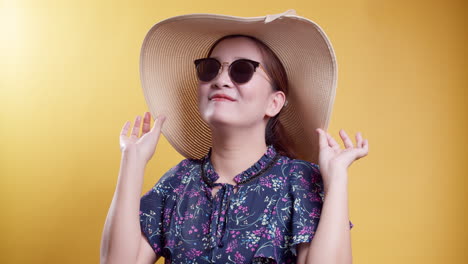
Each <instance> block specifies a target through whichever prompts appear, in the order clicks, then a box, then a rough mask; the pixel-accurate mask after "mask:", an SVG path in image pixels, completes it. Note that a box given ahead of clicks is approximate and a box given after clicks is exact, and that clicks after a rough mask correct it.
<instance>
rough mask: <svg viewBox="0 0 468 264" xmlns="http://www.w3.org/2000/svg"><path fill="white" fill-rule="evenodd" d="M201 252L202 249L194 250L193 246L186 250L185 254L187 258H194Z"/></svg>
mask: <svg viewBox="0 0 468 264" xmlns="http://www.w3.org/2000/svg"><path fill="white" fill-rule="evenodd" d="M202 253H203V252H202V251H200V250H196V249H195V248H192V249H191V250H190V251H188V252H187V253H186V256H187V257H188V258H191V259H194V258H196V257H198V256H200V255H201V254H202Z"/></svg>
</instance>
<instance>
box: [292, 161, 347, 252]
mask: <svg viewBox="0 0 468 264" xmlns="http://www.w3.org/2000/svg"><path fill="white" fill-rule="evenodd" d="M291 166H292V168H291V169H290V172H291V174H290V176H289V177H291V178H290V182H291V184H290V194H291V196H292V207H293V208H292V216H291V222H292V226H291V236H290V238H291V240H290V245H291V246H292V251H293V253H294V254H296V253H295V252H296V250H295V249H296V245H297V244H299V243H303V242H311V241H312V239H313V237H314V235H315V232H316V230H317V227H318V223H319V220H320V215H321V211H322V206H323V202H324V197H325V194H324V187H323V180H322V175H321V173H320V170H319V165H317V164H315V163H311V162H307V161H303V160H295V161H294V162H293V163H292V165H291ZM349 224H350V229H351V228H352V227H353V224H352V223H351V221H349Z"/></svg>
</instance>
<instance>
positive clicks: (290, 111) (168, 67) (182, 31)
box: [140, 14, 337, 163]
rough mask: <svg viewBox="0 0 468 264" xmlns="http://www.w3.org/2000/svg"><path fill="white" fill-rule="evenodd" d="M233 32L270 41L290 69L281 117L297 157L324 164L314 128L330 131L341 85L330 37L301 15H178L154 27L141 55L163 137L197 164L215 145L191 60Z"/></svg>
mask: <svg viewBox="0 0 468 264" xmlns="http://www.w3.org/2000/svg"><path fill="white" fill-rule="evenodd" d="M230 34H244V35H250V36H254V37H256V38H258V39H260V40H261V41H263V42H264V43H265V44H267V45H268V46H269V47H270V48H271V49H272V50H273V51H274V52H275V53H276V55H277V56H278V58H279V59H280V60H281V62H282V63H283V66H284V67H285V69H286V73H287V75H288V81H289V95H288V105H287V106H286V107H285V108H284V109H283V112H282V113H281V115H280V121H281V122H282V124H283V126H284V127H285V130H286V132H287V134H288V136H289V138H290V140H291V142H292V144H293V146H292V147H293V149H294V151H295V152H296V153H297V154H298V158H300V159H303V160H307V161H310V162H314V163H318V150H319V149H318V135H317V133H316V132H315V129H316V128H322V129H324V130H327V128H328V123H329V119H330V116H331V112H332V108H333V103H334V98H335V93H336V83H337V64H336V59H335V54H334V51H333V48H332V45H331V43H330V41H329V39H328V37H327V36H326V34H325V32H324V31H323V30H322V29H321V28H320V27H319V26H318V25H317V24H316V23H315V22H313V21H311V20H309V19H307V18H304V17H300V16H297V15H281V16H277V17H274V18H273V19H272V17H271V16H260V17H236V16H228V15H219V14H189V15H181V16H175V17H171V18H168V19H165V20H163V21H161V22H159V23H157V24H155V25H154V26H153V27H152V28H151V29H150V30H149V31H148V33H147V34H146V37H145V39H144V41H143V44H142V47H141V54H140V78H141V83H142V89H143V93H144V96H145V100H146V103H147V104H148V107H149V111H150V112H151V113H152V115H153V116H157V115H159V114H164V115H165V116H166V117H167V119H166V121H165V123H164V126H163V128H162V131H161V132H162V133H163V135H164V136H165V137H166V138H167V140H168V141H169V142H170V144H171V145H172V146H173V147H174V148H175V149H176V150H177V151H178V152H179V153H180V154H181V155H183V156H184V157H186V158H195V159H199V158H201V157H203V156H204V155H206V153H207V152H208V150H209V148H210V146H211V132H210V129H209V127H208V125H207V124H206V123H205V122H204V121H203V119H202V118H201V116H200V114H199V111H198V101H197V86H198V79H197V76H196V73H195V68H194V64H193V61H194V60H195V59H198V58H201V57H205V56H206V55H207V53H208V50H209V48H210V47H211V45H212V44H213V43H214V42H215V41H216V40H217V39H219V38H221V37H223V36H225V35H230Z"/></svg>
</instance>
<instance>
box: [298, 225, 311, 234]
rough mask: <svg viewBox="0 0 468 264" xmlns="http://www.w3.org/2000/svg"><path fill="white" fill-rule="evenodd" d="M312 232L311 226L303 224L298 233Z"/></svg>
mask: <svg viewBox="0 0 468 264" xmlns="http://www.w3.org/2000/svg"><path fill="white" fill-rule="evenodd" d="M311 233H313V231H312V227H311V226H304V227H303V228H302V229H301V231H299V235H306V234H311Z"/></svg>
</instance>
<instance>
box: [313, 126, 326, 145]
mask: <svg viewBox="0 0 468 264" xmlns="http://www.w3.org/2000/svg"><path fill="white" fill-rule="evenodd" d="M315 131H317V133H318V134H319V147H320V148H325V147H327V146H328V141H327V137H326V136H325V133H324V131H323V130H322V129H321V128H316V129H315Z"/></svg>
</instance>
